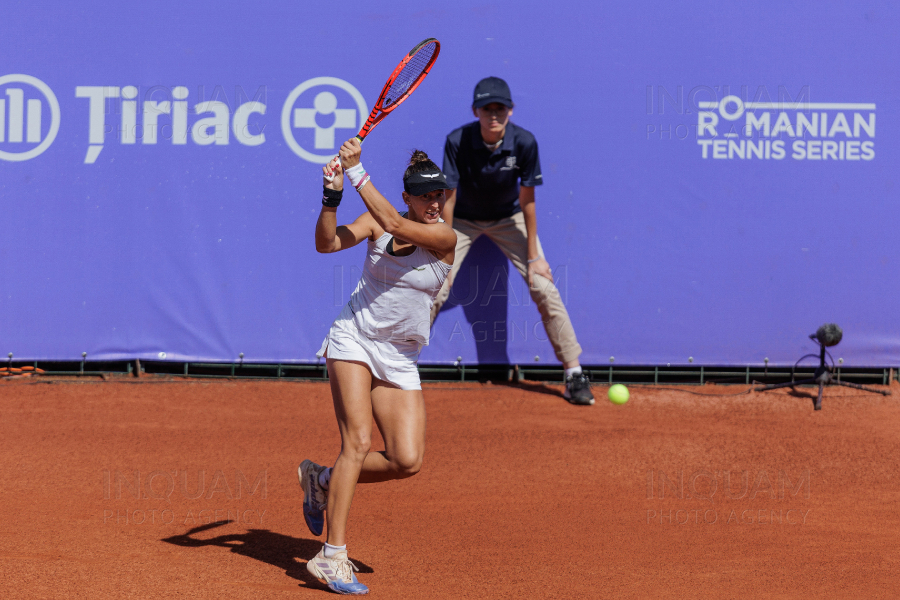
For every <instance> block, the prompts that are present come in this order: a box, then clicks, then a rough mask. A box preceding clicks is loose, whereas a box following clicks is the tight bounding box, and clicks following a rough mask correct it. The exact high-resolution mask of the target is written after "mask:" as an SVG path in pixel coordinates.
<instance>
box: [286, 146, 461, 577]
mask: <svg viewBox="0 0 900 600" xmlns="http://www.w3.org/2000/svg"><path fill="white" fill-rule="evenodd" d="M360 152H361V147H360V143H359V140H358V139H356V138H353V139H351V140H349V141H347V142H344V144H343V146H341V150H340V160H339V161H338V160H337V159H335V160H333V161H332V162H331V163H329V164H328V165H326V166H325V167H323V173H324V175H325V187H324V197H323V199H322V204H323V207H322V211H321V213H320V214H319V221H318V223H316V250H318V251H319V252H338V251H340V250H346V249H347V248H351V247H353V246H355V245H357V244H359V243H360V242H362V241H363V240H367V246H368V249H367V252H366V261H365V265H364V267H363V273H362V277H361V278H360V280H359V284H358V285H357V286H356V290H355V291H354V292H353V294H352V295H351V297H350V301H349V302H348V303H347V305H346V306H344V309H343V310H342V311H341V314H340V315H339V316H338V318H337V319H336V320H335V321H334V323H333V324H332V326H331V330H330V331H329V332H328V336H327V337H326V338H325V341H324V342H323V344H322V349H321V350H320V356H323V355H324V356H325V357H326V359H327V365H328V376H329V378H330V380H331V394H332V397H333V400H334V412H335V415H336V416H337V422H338V429H339V430H340V432H341V452H340V454H339V455H338V457H337V460H336V461H335V463H334V466H333V467H331V468H328V467H324V466H321V465H318V464H316V463H314V462H312V461H309V460H304V461H303V464H301V465H300V468H299V469H298V474H299V476H300V484H301V485H302V486H303V492H304V502H303V516H304V518H305V519H306V524H307V525H308V526H309V529H310V531H312V533H313V534H314V535H321V533H322V527H323V520H324V519H323V517H327V523H328V535H327V543H326V544H325V546H324V547H323V548H322V550H321V551H320V552H319V553H318V554H317V555H316V556H315V558H313V559H312V560H310V561H309V562H308V563H307V565H306V568H307V570H308V571H309V572H310V573H312V574H313V575H314V576H315V577H316V578H318V579H319V580H321V581H323V582H324V583H326V584H327V585H328V587H329V588H331V589H332V590H333V591H335V592H338V593H341V594H365V593H367V592H368V591H369V590H368V588H367V587H366V586H364V585H363V584H361V583H359V581H358V580H357V579H356V575H354V573H353V572H354V571H356V570H357V569H356V566H355V565H354V564H353V563H352V562H350V560H349V559H348V558H347V546H346V532H347V519H348V517H349V514H350V502H351V500H352V499H353V494H354V492H355V490H356V484H357V483H375V482H379V481H388V480H390V479H403V478H405V477H411V476H412V475H415V474H416V473H417V472H418V471H419V469H420V468H421V466H422V457H423V455H424V452H425V401H424V398H423V396H422V386H421V383H420V381H419V372H418V368H417V366H416V363H417V361H418V357H419V351H420V350H421V348H422V346H424V345H425V344H427V343H428V335H429V329H430V320H431V319H430V312H431V306H432V304H433V302H434V298H435V296H436V295H437V293H438V291H439V290H440V289H441V286H442V285H443V283H444V279H445V278H446V277H447V273H449V272H450V268H451V266H452V265H453V258H454V253H455V248H456V234H455V233H454V232H453V229H452V228H451V227H450V226H448V225H446V224H445V223H444V222H443V221H442V220H441V212H442V211H443V209H444V190H446V189H448V186H447V182H446V179H445V178H444V174H443V173H441V170H440V169H438V167H437V165H436V164H434V163H433V162H432V161H431V160H429V158H428V156H427V155H426V154H425V153H424V152H420V151H415V152H413V155H412V157H411V159H410V162H409V166H408V167H407V169H406V172H405V174H404V175H403V189H404V192H403V201H404V202H405V203H406V206H407V208H408V212H407V213H406V214H405V215H401V214H400V213H398V212H397V210H396V209H395V208H394V207H393V206H392V205H391V203H390V202H388V201H387V200H386V199H385V197H384V196H382V195H381V194H380V193H379V192H378V190H377V189H375V186H374V185H373V183H372V182H371V181H370V178H369V175H368V173H366V171H365V169H364V168H363V166H362V164H361V163H360V160H359V159H360ZM344 174H346V175H347V178H348V179H349V180H350V183H351V184H352V185H353V187H355V188H356V190H357V191H358V192H359V195H360V197H361V198H362V200H363V202H364V203H365V205H366V208H367V209H368V211H367V212H365V213H363V214H362V215H360V216H359V218H357V219H356V220H355V221H353V223H351V224H349V225H341V226H338V225H337V217H336V215H337V205H338V204H339V203H340V201H341V196H342V193H343V179H344ZM332 177H333V179H331V180H329V179H330V178H332ZM373 417H374V420H375V423H376V424H377V425H378V429H379V431H381V435H382V437H383V438H384V446H385V449H384V451H383V452H371V451H370V445H371V437H372V436H371V434H372V419H373ZM326 509H327V510H326ZM323 512H324V513H325V514H324V515H323Z"/></svg>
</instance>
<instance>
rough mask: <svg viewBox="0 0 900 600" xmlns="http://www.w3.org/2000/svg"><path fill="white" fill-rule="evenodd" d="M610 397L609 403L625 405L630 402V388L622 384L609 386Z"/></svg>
mask: <svg viewBox="0 0 900 600" xmlns="http://www.w3.org/2000/svg"><path fill="white" fill-rule="evenodd" d="M608 396H609V401H610V402H612V403H613V404H625V403H626V402H628V396H629V394H628V388H627V387H625V386H624V385H622V384H621V383H617V384H615V385H611V386H609V392H608Z"/></svg>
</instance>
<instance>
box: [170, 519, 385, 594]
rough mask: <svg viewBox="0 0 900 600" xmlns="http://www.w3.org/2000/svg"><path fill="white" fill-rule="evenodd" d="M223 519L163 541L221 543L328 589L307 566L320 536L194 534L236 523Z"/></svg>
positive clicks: (319, 544)
mask: <svg viewBox="0 0 900 600" xmlns="http://www.w3.org/2000/svg"><path fill="white" fill-rule="evenodd" d="M233 522H234V521H220V522H217V523H210V524H208V525H200V526H199V527H194V528H193V529H190V530H189V531H188V532H187V533H183V534H181V535H173V536H172V537H167V538H163V539H162V540H161V541H163V542H166V543H168V544H174V545H175V546H182V547H183V548H200V547H203V546H220V547H222V548H228V549H229V550H230V551H231V552H234V553H235V554H240V555H241V556H246V557H248V558H252V559H254V560H258V561H260V562H264V563H267V564H270V565H273V566H275V567H278V568H279V569H284V572H285V574H286V575H287V576H288V577H291V578H292V579H297V580H299V581H302V582H303V584H304V587H310V588H316V589H328V588H326V587H325V585H323V584H322V583H321V582H320V581H319V580H318V579H316V578H315V577H313V576H312V575H310V574H309V572H308V571H307V570H306V562H307V561H308V560H309V559H310V558H312V557H313V556H315V555H316V553H318V552H319V550H321V549H322V542H321V541H320V540H310V539H304V538H295V537H291V536H289V535H284V534H281V533H274V532H272V531H269V530H267V529H249V530H247V533H235V534H225V535H219V536H216V537H212V538H196V537H193V536H195V535H197V534H199V533H203V532H205V531H209V530H211V529H215V528H216V527H221V526H222V525H227V524H229V523H233ZM353 563H354V564H355V565H356V566H357V567H358V568H359V572H360V573H374V571H373V570H372V568H371V567H370V566H368V565H366V564H364V563H362V562H360V561H358V560H355V559H354V560H353Z"/></svg>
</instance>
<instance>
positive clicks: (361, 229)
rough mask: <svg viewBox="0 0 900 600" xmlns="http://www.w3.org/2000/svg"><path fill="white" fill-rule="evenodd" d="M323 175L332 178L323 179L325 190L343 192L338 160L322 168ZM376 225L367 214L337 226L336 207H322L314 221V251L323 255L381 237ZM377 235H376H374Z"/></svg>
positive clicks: (341, 173)
mask: <svg viewBox="0 0 900 600" xmlns="http://www.w3.org/2000/svg"><path fill="white" fill-rule="evenodd" d="M322 172H323V174H324V175H328V176H332V175H333V179H332V180H330V181H329V180H328V179H327V178H325V179H324V182H323V183H324V185H325V187H326V188H327V189H331V190H339V191H340V190H343V187H344V172H343V169H342V168H341V163H340V161H339V160H337V159H335V160H332V161H331V162H330V163H328V164H327V165H325V166H324V167H322ZM378 229H380V227H379V226H378V223H376V222H375V219H373V218H372V215H371V214H369V213H368V212H365V213H363V214H361V215H360V216H359V217H358V218H357V219H356V220H355V221H353V222H352V223H350V224H349V225H338V224H337V207H333V208H332V207H329V206H323V207H322V211H321V212H320V213H319V220H318V221H316V251H318V252H321V253H323V254H328V253H331V252H338V251H340V250H346V249H347V248H352V247H353V246H355V245H357V244H358V243H360V242H361V241H363V240H365V239H375V238H376V237H378V236H380V235H381V232H380V231H377V230H378ZM376 234H377V235H376Z"/></svg>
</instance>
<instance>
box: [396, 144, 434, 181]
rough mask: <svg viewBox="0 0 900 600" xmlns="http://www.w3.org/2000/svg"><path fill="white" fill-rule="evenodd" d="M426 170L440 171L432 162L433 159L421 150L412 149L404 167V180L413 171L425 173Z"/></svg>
mask: <svg viewBox="0 0 900 600" xmlns="http://www.w3.org/2000/svg"><path fill="white" fill-rule="evenodd" d="M427 171H440V168H438V166H437V165H436V164H434V161H432V160H431V159H430V158H428V155H427V154H425V153H424V152H422V151H421V150H413V151H412V154H411V155H410V157H409V165H408V166H407V167H406V172H405V173H404V174H403V179H404V180H406V178H407V177H409V176H410V175H412V174H413V173H425V172H427Z"/></svg>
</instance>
